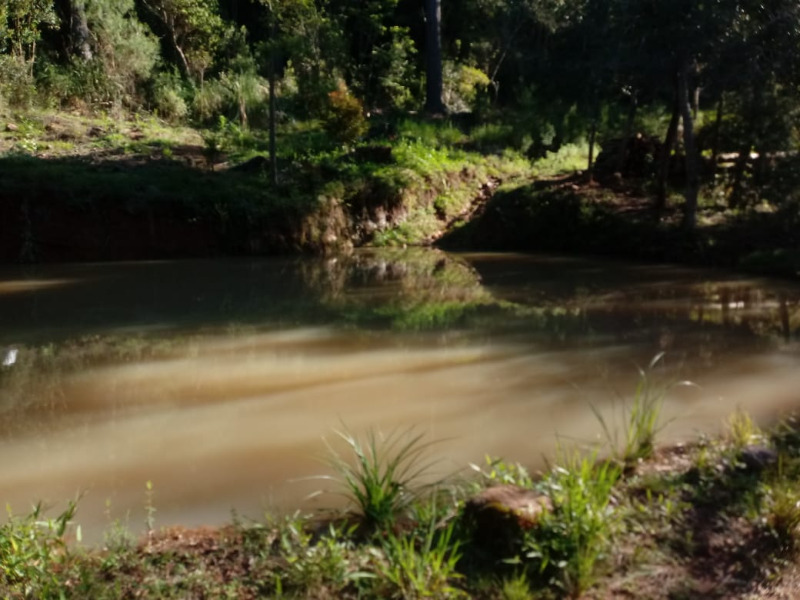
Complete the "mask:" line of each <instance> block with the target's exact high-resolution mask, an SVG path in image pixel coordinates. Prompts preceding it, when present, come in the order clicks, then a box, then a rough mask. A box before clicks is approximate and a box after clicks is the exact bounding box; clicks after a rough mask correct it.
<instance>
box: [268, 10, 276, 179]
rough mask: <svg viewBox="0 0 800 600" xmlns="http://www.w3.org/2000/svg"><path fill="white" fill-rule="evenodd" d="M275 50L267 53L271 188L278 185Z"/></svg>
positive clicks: (272, 35)
mask: <svg viewBox="0 0 800 600" xmlns="http://www.w3.org/2000/svg"><path fill="white" fill-rule="evenodd" d="M271 16H272V25H271V27H270V37H271V38H272V40H271V41H272V43H273V44H274V43H275V39H276V37H277V28H276V27H275V15H271ZM276 71H277V69H276V68H275V48H274V47H272V48H270V51H269V173H270V181H271V182H272V185H273V186H276V185H278V154H277V149H276V144H275V129H276V122H275V78H276V76H277V75H276Z"/></svg>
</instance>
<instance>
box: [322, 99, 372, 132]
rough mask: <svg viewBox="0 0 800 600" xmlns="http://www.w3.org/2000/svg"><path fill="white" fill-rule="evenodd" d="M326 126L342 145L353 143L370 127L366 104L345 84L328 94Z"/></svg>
mask: <svg viewBox="0 0 800 600" xmlns="http://www.w3.org/2000/svg"><path fill="white" fill-rule="evenodd" d="M324 127H325V130H326V131H327V132H328V133H329V134H330V135H331V136H332V137H333V138H335V139H336V140H337V141H338V142H339V143H341V144H342V145H350V144H353V143H354V142H355V141H356V140H358V139H359V138H360V137H362V136H363V135H364V134H366V133H367V130H368V129H369V125H368V123H367V118H366V117H365V116H364V106H363V105H362V104H361V101H360V100H359V99H358V98H356V97H355V96H352V95H350V92H348V91H347V89H346V88H345V87H344V86H340V87H339V89H338V90H334V91H333V92H331V93H330V94H328V110H327V111H326V113H325V118H324Z"/></svg>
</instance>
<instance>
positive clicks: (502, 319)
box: [0, 249, 800, 541]
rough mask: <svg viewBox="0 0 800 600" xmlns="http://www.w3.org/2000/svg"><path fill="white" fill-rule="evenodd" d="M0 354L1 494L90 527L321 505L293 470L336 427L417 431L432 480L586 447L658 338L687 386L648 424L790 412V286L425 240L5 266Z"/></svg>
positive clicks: (798, 342) (796, 402) (320, 487)
mask: <svg viewBox="0 0 800 600" xmlns="http://www.w3.org/2000/svg"><path fill="white" fill-rule="evenodd" d="M0 349H2V352H1V353H0V354H2V356H1V357H2V358H5V359H6V360H5V362H11V363H12V364H8V365H6V366H3V367H0V453H2V457H3V460H2V462H0V500H1V501H2V502H3V503H6V502H7V503H9V505H10V506H11V507H12V509H13V510H14V511H15V512H17V513H23V512H26V511H27V510H29V508H30V506H31V505H32V504H33V503H35V502H37V501H43V502H44V503H45V505H48V506H51V507H53V508H52V510H53V512H55V511H56V510H58V509H59V508H63V507H64V506H65V505H66V501H67V500H68V499H70V498H75V497H76V496H77V495H81V496H82V498H81V501H80V504H79V510H78V515H77V521H78V522H80V523H81V525H82V530H83V536H84V538H85V539H88V540H95V541H97V540H102V535H103V531H104V530H106V529H107V528H108V527H109V525H110V524H111V523H112V522H114V521H118V522H121V523H123V524H125V525H127V526H128V527H129V528H130V529H131V530H133V531H135V532H141V531H142V530H143V528H144V523H145V506H146V505H147V504H148V502H151V505H152V506H153V507H154V508H155V510H156V512H155V515H154V517H155V524H156V526H166V525H174V524H182V525H187V526H191V525H198V524H209V525H214V524H220V523H224V522H228V521H230V519H231V512H232V510H235V511H236V513H237V514H239V515H241V516H242V517H243V518H254V519H259V518H261V517H262V516H263V515H264V513H265V512H275V511H285V510H294V509H301V510H304V511H313V510H316V509H318V508H321V507H326V506H336V505H340V504H341V499H340V498H339V497H338V496H337V495H336V494H335V493H332V492H333V491H334V490H335V486H334V485H333V484H332V483H330V482H328V481H325V480H322V479H316V478H314V476H317V475H325V474H327V473H329V472H330V471H329V469H328V468H327V466H326V464H325V456H326V452H328V450H327V449H326V443H325V440H327V441H328V443H329V444H331V445H332V446H333V447H334V448H339V449H342V448H341V445H340V444H337V439H336V434H335V431H336V430H341V429H345V428H346V429H348V430H349V431H351V432H353V433H355V434H362V433H364V432H366V431H368V430H370V429H372V430H373V431H379V432H387V433H388V432H392V431H397V430H398V429H404V428H413V429H414V431H417V432H422V433H424V434H425V436H426V439H429V440H435V441H436V443H435V444H434V446H433V452H434V454H435V457H436V459H437V461H436V465H435V469H436V470H438V472H439V474H442V475H447V474H453V473H460V474H465V471H468V468H467V467H468V465H469V463H477V464H483V462H484V458H485V456H486V455H491V456H496V457H503V458H505V459H507V460H509V461H518V462H521V463H523V464H526V465H529V466H530V467H531V468H534V469H535V468H536V467H537V466H538V465H541V464H542V461H543V458H544V457H547V456H552V453H553V451H554V448H555V447H556V444H557V443H558V442H559V440H560V441H561V443H577V444H585V445H587V446H588V445H591V444H593V443H601V442H602V441H603V437H602V436H601V435H600V434H601V428H600V427H599V424H598V420H597V416H596V415H595V412H594V411H593V410H592V407H594V409H595V410H596V411H600V412H601V413H602V414H603V415H604V416H605V418H606V419H607V420H608V422H609V423H615V422H618V421H619V415H620V414H621V411H622V408H623V407H624V405H625V402H627V401H629V400H630V398H631V396H632V394H633V391H634V388H635V386H636V383H637V378H638V376H639V369H640V368H642V369H644V368H646V367H647V365H648V363H649V362H650V361H651V359H652V358H653V357H654V356H656V355H658V354H660V353H662V352H663V353H664V354H663V358H662V360H661V361H660V362H659V363H658V364H657V365H656V366H655V367H654V368H653V369H652V371H651V372H650V373H649V375H648V376H649V377H650V380H651V381H652V382H653V383H654V384H657V385H662V386H665V389H666V387H667V386H669V384H670V383H672V382H677V381H681V380H690V381H692V382H694V383H695V384H696V386H692V387H670V388H669V390H668V392H667V396H666V400H665V406H664V416H663V420H664V423H665V427H664V429H663V431H662V432H661V434H660V439H661V440H663V441H665V442H666V441H675V440H681V439H693V438H695V437H696V436H697V435H698V434H699V433H701V432H707V433H715V432H718V431H719V430H720V429H721V428H722V427H723V423H724V420H725V419H726V418H727V417H728V416H729V415H730V414H731V413H732V412H733V411H734V410H736V409H737V407H740V408H742V409H745V410H747V411H749V412H750V413H751V414H752V415H753V416H754V417H756V418H757V419H758V420H759V421H762V422H768V421H770V420H772V419H775V418H778V417H779V416H780V415H781V414H784V413H786V412H788V411H791V410H793V409H800V369H799V368H798V359H800V286H798V285H796V284H794V283H791V282H785V281H774V280H767V279H756V278H748V277H746V276H742V275H740V274H733V273H730V272H724V271H708V270H697V269H688V268H682V267H674V266H659V265H655V266H654V265H638V264H626V263H618V262H605V261H596V260H585V259H578V258H564V257H552V256H536V255H512V254H446V253H442V252H439V251H437V250H422V249H409V250H386V251H383V250H364V251H358V252H356V253H354V254H351V255H349V256H341V257H337V258H331V257H328V258H275V259H263V260H247V259H241V260H239V259H236V260H234V259H231V260H213V261H187V262H184V261H174V262H171V261H165V262H139V263H108V264H80V265H52V266H37V267H16V266H15V267H8V266H6V267H0ZM14 350H16V353H14V352H13V351H14ZM12 354H15V355H14V356H13V361H12V360H11V357H12ZM148 482H151V485H152V490H153V491H152V497H151V499H150V500H148V499H147V493H146V485H147V483H148ZM315 492H322V493H321V494H316V493H315Z"/></svg>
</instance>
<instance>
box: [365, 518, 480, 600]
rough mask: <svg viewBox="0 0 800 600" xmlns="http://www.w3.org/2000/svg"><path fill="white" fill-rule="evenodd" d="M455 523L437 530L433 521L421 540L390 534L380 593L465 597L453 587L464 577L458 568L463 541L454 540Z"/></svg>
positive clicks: (385, 545) (381, 569) (381, 566)
mask: <svg viewBox="0 0 800 600" xmlns="http://www.w3.org/2000/svg"><path fill="white" fill-rule="evenodd" d="M453 529H454V522H453V521H451V522H450V523H448V524H447V525H446V526H444V527H442V528H437V527H436V523H435V521H431V522H430V523H429V524H428V526H427V528H426V531H425V532H424V534H423V536H422V538H421V539H419V538H418V537H417V536H414V535H393V534H390V535H389V536H388V537H387V538H386V540H385V542H384V543H383V553H384V555H385V558H386V560H385V562H379V563H378V566H377V571H378V573H379V575H380V577H381V578H382V581H381V587H383V588H384V589H381V590H378V591H379V592H381V596H382V597H391V598H404V599H406V598H407V599H414V598H466V597H468V596H467V594H466V593H465V592H464V591H463V590H460V589H458V588H456V587H455V586H454V585H453V581H454V580H456V579H458V578H460V577H461V575H460V574H459V573H458V572H457V571H456V566H457V564H458V561H459V559H460V557H461V554H460V551H459V547H460V541H459V540H454V539H453Z"/></svg>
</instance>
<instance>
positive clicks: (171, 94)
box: [153, 74, 189, 122]
mask: <svg viewBox="0 0 800 600" xmlns="http://www.w3.org/2000/svg"><path fill="white" fill-rule="evenodd" d="M153 109H154V110H155V112H157V113H158V116H159V117H161V118H162V119H165V120H166V121H171V122H177V121H182V120H183V119H185V118H186V116H187V115H188V114H189V107H188V106H187V104H186V100H184V98H183V89H182V85H181V81H180V78H179V77H178V76H177V75H175V74H161V75H159V76H158V77H157V78H156V79H155V80H154V85H153Z"/></svg>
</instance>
